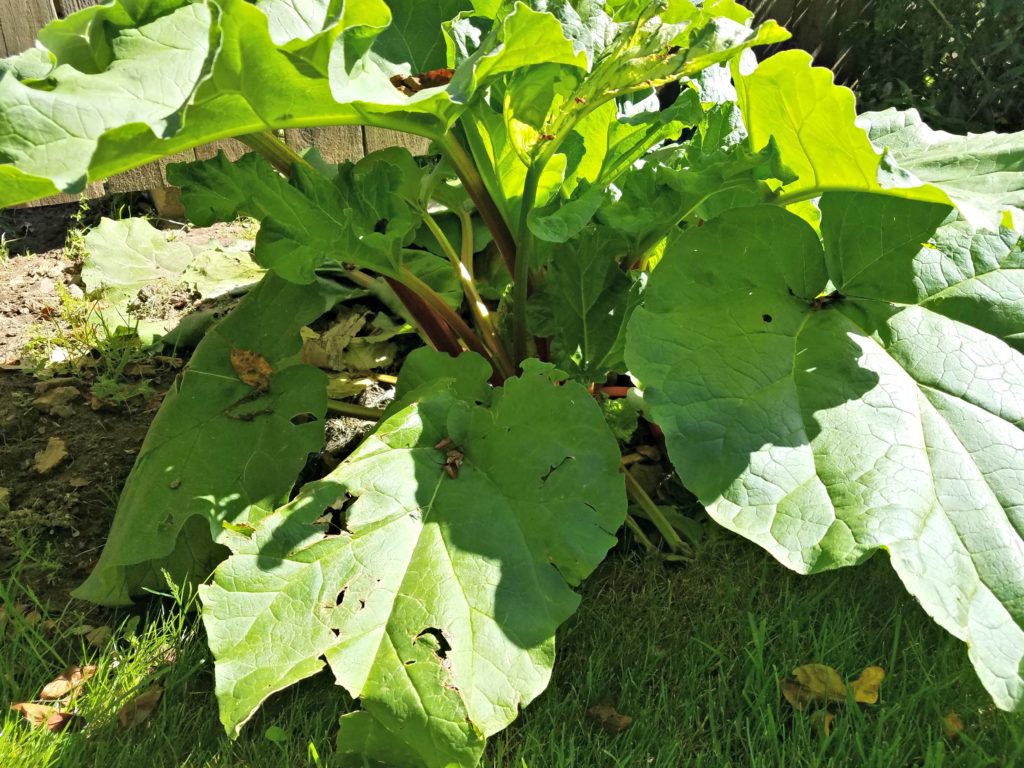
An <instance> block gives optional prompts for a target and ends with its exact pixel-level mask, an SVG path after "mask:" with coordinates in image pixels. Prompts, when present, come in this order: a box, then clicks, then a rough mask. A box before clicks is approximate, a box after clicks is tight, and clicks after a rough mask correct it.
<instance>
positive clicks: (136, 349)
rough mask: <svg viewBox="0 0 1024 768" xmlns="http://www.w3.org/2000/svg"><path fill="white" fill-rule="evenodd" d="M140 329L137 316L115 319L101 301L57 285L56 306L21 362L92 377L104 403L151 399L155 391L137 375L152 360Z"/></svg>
mask: <svg viewBox="0 0 1024 768" xmlns="http://www.w3.org/2000/svg"><path fill="white" fill-rule="evenodd" d="M137 329H138V319H137V318H135V317H132V316H129V317H121V316H120V315H118V316H116V317H111V316H110V315H109V313H105V312H103V311H102V310H101V309H100V307H99V302H98V301H95V300H92V299H90V298H88V297H78V296H74V295H72V294H71V293H70V292H69V291H68V289H67V288H66V287H65V286H63V285H61V284H58V285H57V306H56V307H54V308H53V309H52V310H51V311H50V312H49V313H47V315H46V319H45V322H44V323H40V324H37V325H36V326H35V327H34V328H33V331H32V335H31V336H30V337H29V340H28V343H27V344H26V345H25V347H24V348H23V349H22V358H23V359H24V360H25V362H26V363H27V364H28V365H30V366H31V367H33V368H34V369H35V370H36V371H37V372H44V371H45V372H48V373H67V374H75V375H82V374H87V375H89V376H90V378H92V380H93V384H92V392H93V394H94V395H95V396H96V397H97V398H99V399H100V400H104V401H107V402H117V403H123V402H126V401H128V400H131V399H133V398H136V397H148V396H150V395H152V393H153V389H152V386H151V385H150V383H149V382H148V381H147V380H145V379H142V380H136V379H135V378H134V377H133V376H132V373H133V369H135V368H137V367H138V366H139V364H140V363H143V362H144V361H146V360H147V359H148V358H149V353H148V351H147V350H146V349H145V347H144V346H143V345H142V343H141V342H140V341H139V337H138V333H137Z"/></svg>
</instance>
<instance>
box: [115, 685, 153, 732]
mask: <svg viewBox="0 0 1024 768" xmlns="http://www.w3.org/2000/svg"><path fill="white" fill-rule="evenodd" d="M163 693H164V689H163V688H161V687H160V686H159V685H154V686H152V687H150V688H149V689H148V690H147V691H146V692H145V693H141V694H139V695H138V696H136V697H135V698H134V699H132V700H131V701H129V702H128V703H127V704H125V705H124V706H123V707H121V710H120V711H119V712H118V713H117V722H119V723H120V724H121V727H122V728H134V727H135V726H136V725H139V723H143V722H145V721H146V720H148V719H149V716H150V715H151V714H153V710H154V709H156V705H157V704H158V703H159V702H160V697H161V696H163Z"/></svg>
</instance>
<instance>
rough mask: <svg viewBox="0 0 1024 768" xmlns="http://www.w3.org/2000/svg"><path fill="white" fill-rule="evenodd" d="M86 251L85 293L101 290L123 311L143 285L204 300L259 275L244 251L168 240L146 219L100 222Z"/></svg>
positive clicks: (248, 255) (249, 283)
mask: <svg viewBox="0 0 1024 768" xmlns="http://www.w3.org/2000/svg"><path fill="white" fill-rule="evenodd" d="M85 248H86V256H85V259H84V261H83V263H82V282H83V283H84V285H85V289H86V290H87V291H88V292H89V293H92V292H94V291H102V293H103V298H104V299H105V300H107V301H110V302H114V303H116V304H118V305H119V306H120V307H121V308H126V305H127V302H128V301H129V300H131V299H133V298H134V297H135V296H136V295H137V294H138V292H139V290H140V289H142V288H145V287H147V286H149V287H159V286H161V285H163V286H166V287H170V286H174V285H182V284H185V285H188V286H190V287H192V288H194V289H195V290H196V291H197V292H198V293H199V294H200V295H201V296H202V297H203V298H214V297H216V296H220V295H221V294H223V293H226V292H227V291H230V290H233V289H235V288H238V287H241V286H245V285H251V284H252V283H255V282H257V281H258V280H259V279H260V278H261V277H262V276H263V270H262V269H260V268H259V267H257V266H256V265H255V264H253V263H252V258H251V256H250V254H249V253H248V252H247V251H244V250H241V249H237V248H236V249H233V250H230V251H226V250H224V249H222V248H221V247H220V246H219V245H218V244H216V243H211V244H210V245H207V246H200V245H190V244H188V243H184V242H178V241H175V240H168V239H167V234H166V233H165V232H162V231H161V230H159V229H157V228H156V227H154V226H153V225H152V224H150V223H149V222H148V221H146V220H145V219H137V218H130V219H121V220H120V221H114V220H113V219H106V218H104V219H103V220H102V221H100V223H99V225H98V226H96V227H94V228H93V229H91V230H89V233H88V234H87V235H86V236H85Z"/></svg>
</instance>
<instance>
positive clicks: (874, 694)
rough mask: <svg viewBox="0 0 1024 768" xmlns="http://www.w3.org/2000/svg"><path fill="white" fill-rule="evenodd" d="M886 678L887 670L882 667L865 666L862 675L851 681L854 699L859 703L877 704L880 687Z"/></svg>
mask: <svg viewBox="0 0 1024 768" xmlns="http://www.w3.org/2000/svg"><path fill="white" fill-rule="evenodd" d="M884 679H885V670H884V669H882V668H881V667H865V668H864V671H863V672H861V673H860V677H858V678H857V679H856V680H853V681H851V683H850V690H852V691H853V700H854V701H856V702H857V703H858V704H877V703H878V688H879V686H880V685H881V684H882V680H884Z"/></svg>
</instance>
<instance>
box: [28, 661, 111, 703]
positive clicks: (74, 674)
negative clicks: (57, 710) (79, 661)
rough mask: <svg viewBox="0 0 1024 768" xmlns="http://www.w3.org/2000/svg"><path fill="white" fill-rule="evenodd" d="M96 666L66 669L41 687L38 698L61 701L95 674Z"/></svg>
mask: <svg viewBox="0 0 1024 768" xmlns="http://www.w3.org/2000/svg"><path fill="white" fill-rule="evenodd" d="M96 669H97V667H96V665H95V664H87V665H86V666H84V667H68V668H67V669H65V670H64V671H63V672H61V673H60V675H58V676H57V677H55V678H54V679H53V680H51V681H50V682H48V683H47V684H46V685H44V686H43V690H42V691H40V693H39V698H41V699H47V700H50V701H52V700H54V699H63V698H64V697H65V696H67V695H69V694H71V693H72V692H73V691H74V690H75V689H76V688H78V687H79V686H80V685H82V684H83V683H85V682H86V681H87V680H88V679H89V678H91V677H93V676H94V675H95V674H96Z"/></svg>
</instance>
